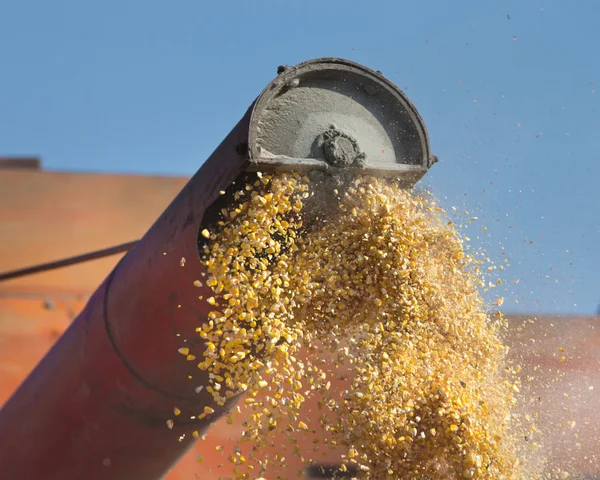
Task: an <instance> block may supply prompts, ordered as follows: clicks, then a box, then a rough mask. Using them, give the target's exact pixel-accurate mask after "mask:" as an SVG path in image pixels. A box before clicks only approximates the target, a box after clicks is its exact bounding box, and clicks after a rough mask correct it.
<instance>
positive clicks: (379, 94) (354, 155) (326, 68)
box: [248, 58, 437, 186]
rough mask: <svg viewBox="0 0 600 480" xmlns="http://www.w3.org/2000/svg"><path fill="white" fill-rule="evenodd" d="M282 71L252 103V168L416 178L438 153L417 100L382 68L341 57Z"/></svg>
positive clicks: (410, 181) (413, 180)
mask: <svg viewBox="0 0 600 480" xmlns="http://www.w3.org/2000/svg"><path fill="white" fill-rule="evenodd" d="M277 71H278V74H279V75H278V76H277V78H275V80H273V81H272V82H271V83H270V84H269V85H268V86H267V88H266V89H265V90H264V91H263V93H262V94H261V95H260V96H259V98H258V99H257V101H256V103H255V105H254V108H253V111H252V117H251V122H250V131H249V138H248V140H249V141H248V155H249V158H250V168H249V170H251V171H273V170H299V171H309V170H322V171H325V172H330V173H334V174H335V173H344V172H350V173H352V172H356V173H360V172H362V173H368V174H371V175H377V176H386V177H394V178H398V179H399V180H401V181H402V183H404V184H406V185H407V186H412V185H414V184H415V183H416V182H417V181H419V180H420V179H421V177H422V176H423V175H424V174H425V173H426V172H427V171H428V169H429V168H430V167H431V165H432V164H433V163H435V162H436V161H437V158H436V157H434V156H432V155H431V153H430V150H429V138H428V135H427V131H426V129H425V124H424V123H423V120H422V119H421V117H420V115H419V113H418V112H417V110H416V108H415V107H414V106H413V105H412V103H411V102H410V101H409V100H408V98H407V97H406V96H405V95H404V93H403V92H402V91H401V90H400V89H398V88H397V87H396V86H395V85H393V84H392V83H391V82H390V81H388V80H387V79H385V78H384V77H383V76H382V75H381V74H379V73H377V72H374V71H372V70H369V69H367V68H365V67H363V66H361V65H358V64H356V63H353V62H350V61H347V60H342V59H337V58H323V59H316V60H310V61H308V62H304V63H301V64H299V65H297V66H295V67H289V68H288V67H285V66H280V67H279V68H278V69H277Z"/></svg>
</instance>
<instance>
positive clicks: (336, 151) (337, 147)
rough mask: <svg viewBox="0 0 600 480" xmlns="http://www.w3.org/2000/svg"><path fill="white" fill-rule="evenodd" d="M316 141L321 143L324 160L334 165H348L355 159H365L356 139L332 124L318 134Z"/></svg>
mask: <svg viewBox="0 0 600 480" xmlns="http://www.w3.org/2000/svg"><path fill="white" fill-rule="evenodd" d="M317 142H318V143H320V144H321V145H322V149H323V154H324V156H325V160H327V162H328V163H329V164H330V165H333V166H334V167H348V166H350V165H352V164H353V163H355V162H356V161H357V160H364V159H365V155H364V154H363V153H361V152H360V148H359V146H358V143H357V141H356V140H355V139H354V138H353V137H351V136H350V135H348V134H346V133H344V132H341V131H340V130H338V129H337V128H335V126H334V125H332V126H331V127H330V128H329V130H327V131H326V132H324V133H323V134H322V135H320V137H319V138H318V139H317Z"/></svg>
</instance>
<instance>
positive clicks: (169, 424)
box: [167, 419, 173, 429]
mask: <svg viewBox="0 0 600 480" xmlns="http://www.w3.org/2000/svg"><path fill="white" fill-rule="evenodd" d="M167 427H169V428H170V429H172V428H173V420H170V419H169V420H167Z"/></svg>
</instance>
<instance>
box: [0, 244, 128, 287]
mask: <svg viewBox="0 0 600 480" xmlns="http://www.w3.org/2000/svg"><path fill="white" fill-rule="evenodd" d="M138 241H139V240H136V241H134V242H128V243H123V244H121V245H115V246H114V247H109V248H104V249H102V250H96V251H94V252H89V253H84V254H83V255H77V256H75V257H69V258H63V259H62V260H56V261H54V262H49V263H42V264H41V265H34V266H32V267H26V268H20V269H19V270H13V271H11V272H5V273H0V282H2V281H5V280H12V279H13V278H19V277H24V276H26V275H32V274H34V273H40V272H46V271H48V270H54V269H57V268H62V267H68V266H71V265H76V264H78V263H83V262H87V261H89V260H96V259H98V258H103V257H108V256H110V255H116V254H117V253H123V252H127V251H129V250H131V249H132V248H133V246H134V245H135V244H136V243H138Z"/></svg>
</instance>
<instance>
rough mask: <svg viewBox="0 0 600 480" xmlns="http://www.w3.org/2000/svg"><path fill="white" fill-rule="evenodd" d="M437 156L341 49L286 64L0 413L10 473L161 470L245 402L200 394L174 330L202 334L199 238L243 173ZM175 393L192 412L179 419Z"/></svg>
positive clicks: (424, 165)
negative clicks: (208, 411)
mask: <svg viewBox="0 0 600 480" xmlns="http://www.w3.org/2000/svg"><path fill="white" fill-rule="evenodd" d="M436 160H437V159H436V157H434V156H432V155H431V153H430V150H429V140H428V136H427V132H426V129H425V125H424V123H423V120H422V119H421V117H420V116H419V114H418V112H417V110H416V109H415V107H414V106H413V105H412V104H411V103H410V101H409V100H408V99H407V98H406V96H405V95H404V94H403V93H402V92H401V91H400V90H399V89H398V88H397V87H396V86H394V85H393V84H392V83H391V82H389V81H388V80H386V79H385V78H384V77H383V76H382V75H381V74H380V73H379V72H374V71H371V70H369V69H367V68H365V67H363V66H361V65H357V64H355V63H352V62H349V61H346V60H341V59H336V58H325V59H317V60H311V61H308V62H305V63H302V64H299V65H297V66H295V67H291V68H286V67H279V69H278V76H277V77H276V78H275V79H274V80H273V81H272V82H271V83H270V84H269V85H268V86H267V87H266V88H265V89H264V91H263V92H262V93H261V95H260V96H259V97H258V98H257V99H256V100H255V101H254V103H253V104H252V105H251V106H250V108H249V109H248V111H247V112H246V114H245V115H244V116H243V118H242V119H241V120H240V121H239V123H238V124H237V125H236V126H235V127H234V128H233V130H232V131H231V132H230V133H229V135H228V136H227V137H226V138H225V140H223V142H222V143H221V145H220V146H219V147H218V148H217V149H216V150H215V152H214V153H213V154H212V155H211V156H210V157H209V158H208V160H207V161H206V162H205V163H204V164H203V165H202V167H201V168H200V170H198V172H197V173H196V174H195V175H194V176H193V177H192V179H191V180H190V181H189V183H188V184H187V185H186V186H185V188H184V189H183V190H182V191H181V192H180V194H179V195H178V196H177V197H176V198H175V199H174V200H173V202H172V203H171V205H170V206H169V207H168V208H167V209H166V210H165V212H164V213H163V214H162V215H161V216H160V217H159V218H158V220H157V221H156V222H155V223H154V225H153V226H152V227H151V228H150V229H149V230H148V232H147V233H146V234H145V236H144V237H143V238H142V239H141V240H140V241H139V242H138V243H137V244H136V245H135V246H134V247H133V248H132V249H131V250H130V251H129V253H128V254H127V255H126V256H125V257H124V258H123V259H122V260H121V262H120V263H119V264H118V265H117V266H116V268H115V269H114V270H113V271H112V272H111V273H110V275H109V276H108V278H106V280H105V281H104V282H103V283H102V285H100V287H99V288H98V289H97V290H96V292H95V293H94V295H93V296H92V297H91V299H90V301H89V303H88V304H87V306H86V307H85V309H84V310H83V311H82V312H81V314H80V315H79V316H78V317H77V319H76V320H75V321H74V322H73V323H72V325H71V326H70V327H69V329H68V330H67V331H66V332H65V333H64V335H63V336H62V337H61V338H60V339H59V340H58V341H57V342H56V344H55V345H54V347H53V348H52V349H51V351H50V352H49V353H48V354H47V355H46V357H45V358H44V359H43V360H42V361H41V362H40V363H39V365H38V366H37V367H36V368H35V369H34V371H33V372H32V373H31V374H30V376H29V377H28V378H27V379H26V380H25V382H24V383H23V384H22V385H21V386H20V388H19V389H18V390H17V391H16V392H15V393H14V395H13V396H12V398H11V399H10V400H9V401H8V402H7V403H6V405H5V406H4V407H3V409H2V410H1V411H0V469H1V472H2V473H1V475H0V477H1V478H2V479H3V480H17V479H19V480H20V479H42V478H43V479H46V480H81V479H87V480H109V479H110V480H130V479H143V480H154V479H160V478H162V477H163V476H164V475H165V474H166V472H167V471H168V470H169V468H170V467H172V466H173V465H174V464H175V463H176V462H177V460H178V459H179V458H180V457H181V456H182V455H183V454H184V453H185V452H186V451H187V450H188V449H189V448H190V447H191V445H192V444H193V442H194V439H193V436H192V432H193V431H194V430H199V431H200V432H202V431H205V430H207V429H208V428H209V426H210V423H211V422H214V421H215V420H216V418H217V417H218V416H220V415H222V414H223V413H224V412H225V411H226V410H227V409H228V408H230V407H231V403H233V402H234V401H236V400H237V399H235V398H234V399H232V402H231V403H230V404H229V405H226V406H225V407H219V406H217V405H216V404H214V401H213V399H212V396H211V395H210V393H208V392H206V389H204V390H202V391H201V392H200V393H195V391H194V388H193V387H192V386H191V384H190V382H189V381H188V380H187V377H188V375H192V374H193V375H194V380H195V383H194V385H198V384H199V383H198V382H200V384H202V382H203V381H204V384H207V383H208V377H207V374H206V373H205V372H201V371H198V369H197V368H196V367H195V365H194V364H193V363H194V362H182V361H181V355H180V354H178V353H177V350H178V348H179V347H180V343H179V338H178V337H177V334H180V335H181V336H183V337H184V338H188V339H192V338H196V339H197V340H196V342H200V341H201V340H200V338H199V337H198V336H197V335H194V332H195V328H196V327H197V326H198V325H199V324H201V323H202V321H203V320H204V319H206V317H207V315H208V313H209V311H210V308H211V307H210V305H208V304H207V303H206V302H201V301H198V295H199V294H204V296H205V297H209V296H210V295H211V292H210V290H209V289H208V287H201V288H200V289H199V288H198V287H195V286H194V285H193V282H194V280H196V279H197V278H200V275H201V274H202V273H203V272H205V270H204V267H203V266H202V265H201V263H200V260H199V253H198V236H199V232H200V231H202V230H203V229H204V228H205V226H206V225H207V224H208V223H207V222H209V221H210V218H211V217H213V216H214V213H215V211H216V210H217V209H218V208H220V206H219V204H222V202H223V201H227V199H228V198H230V197H228V195H221V193H220V192H222V191H228V189H229V187H230V186H231V185H232V184H234V182H235V181H236V179H238V177H240V175H242V174H244V173H245V172H248V171H250V172H258V171H262V172H265V171H274V170H275V171H281V170H298V171H302V172H309V174H310V175H313V176H316V177H317V178H319V177H320V178H326V177H328V176H329V175H330V174H331V175H333V176H337V175H343V174H344V173H347V172H349V173H352V172H357V171H358V172H368V173H370V174H373V175H383V176H391V177H395V178H397V179H399V180H400V181H401V182H402V184H403V185H405V186H406V187H407V188H409V187H412V186H413V185H414V184H415V183H416V182H417V181H418V180H419V179H420V178H421V177H422V176H423V175H424V174H425V173H426V172H427V171H428V169H429V168H430V167H431V165H432V164H433V163H435V161H436ZM217 199H220V200H219V202H217V203H216V204H215V201H216V200H217ZM213 204H214V205H213ZM211 206H212V207H211ZM182 267H184V268H182ZM186 368H187V369H189V371H186V370H185V369H186ZM202 376H204V378H203V377H202ZM175 404H176V405H177V406H178V407H179V408H180V409H181V412H182V415H180V416H179V417H177V421H176V422H175V424H174V426H173V428H172V429H171V430H169V429H168V428H167V427H166V422H167V420H168V419H169V418H171V416H172V412H173V406H174V405H175ZM204 407H211V408H213V409H214V410H215V414H214V415H212V416H211V418H210V420H209V419H204V420H184V419H186V418H189V417H190V415H191V414H193V413H195V412H198V411H202V410H203V408H204ZM179 419H181V420H179ZM184 435H185V438H184V440H183V441H178V439H179V438H180V437H182V436H184ZM107 462H108V463H109V465H107ZM107 466H110V468H106V467H107Z"/></svg>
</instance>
